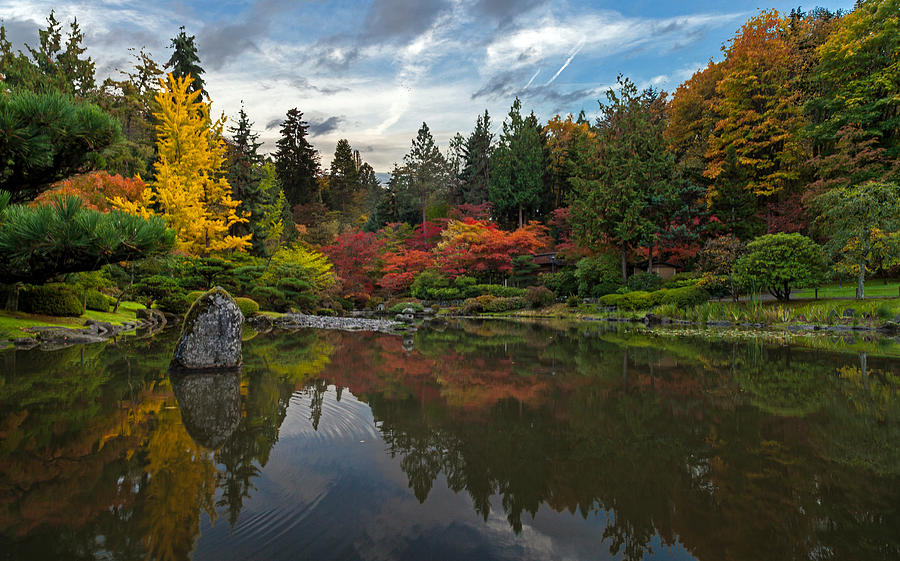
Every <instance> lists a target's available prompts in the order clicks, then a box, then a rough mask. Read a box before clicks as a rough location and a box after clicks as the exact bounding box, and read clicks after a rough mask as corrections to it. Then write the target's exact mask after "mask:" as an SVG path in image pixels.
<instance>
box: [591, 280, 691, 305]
mask: <svg viewBox="0 0 900 561" xmlns="http://www.w3.org/2000/svg"><path fill="white" fill-rule="evenodd" d="M708 300H709V293H708V292H706V291H705V290H703V289H702V288H699V287H697V286H685V287H682V288H668V289H667V288H663V289H662V290H657V291H655V292H644V291H634V292H626V293H625V294H607V295H606V296H602V297H600V299H599V300H598V302H599V304H600V305H601V306H610V307H615V308H619V309H622V310H649V309H650V308H655V307H656V306H659V305H660V304H674V305H675V306H678V307H679V308H692V307H694V306H698V305H700V304H703V303H704V302H706V301H708Z"/></svg>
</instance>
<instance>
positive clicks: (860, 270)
mask: <svg viewBox="0 0 900 561" xmlns="http://www.w3.org/2000/svg"><path fill="white" fill-rule="evenodd" d="M815 204H816V207H817V208H818V209H819V210H820V213H821V214H820V215H819V218H818V220H817V221H816V225H817V226H818V228H819V229H820V231H822V232H823V233H825V234H827V235H828V236H829V241H828V243H827V245H826V248H827V249H828V251H829V253H830V254H831V255H832V257H833V258H834V260H835V262H836V263H837V270H838V271H839V272H842V273H846V272H852V273H855V274H856V276H857V279H858V281H857V282H858V285H857V294H856V297H857V298H859V299H862V298H864V297H865V278H866V273H867V272H870V271H873V270H875V269H878V268H881V267H885V266H888V267H889V266H891V265H894V264H896V263H898V262H900V183H879V182H874V181H869V182H866V183H863V184H862V185H853V186H848V187H843V188H835V189H832V190H830V191H828V192H826V193H825V194H823V195H821V196H820V197H818V198H817V199H816V201H815Z"/></svg>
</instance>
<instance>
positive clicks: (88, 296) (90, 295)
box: [84, 289, 116, 312]
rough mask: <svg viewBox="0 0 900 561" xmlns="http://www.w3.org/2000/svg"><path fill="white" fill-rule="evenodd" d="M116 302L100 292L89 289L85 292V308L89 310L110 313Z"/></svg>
mask: <svg viewBox="0 0 900 561" xmlns="http://www.w3.org/2000/svg"><path fill="white" fill-rule="evenodd" d="M115 302H116V301H115V299H114V298H110V297H109V296H107V295H106V294H103V293H102V292H100V291H99V290H94V289H88V290H85V291H84V307H85V308H87V309H88V310H95V311H98V312H108V311H109V309H110V308H111V307H112V305H113V304H115Z"/></svg>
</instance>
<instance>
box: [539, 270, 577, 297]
mask: <svg viewBox="0 0 900 561" xmlns="http://www.w3.org/2000/svg"><path fill="white" fill-rule="evenodd" d="M539 278H540V281H541V284H543V285H544V286H546V287H547V288H549V289H550V290H552V291H553V293H554V294H557V295H559V296H572V295H575V294H577V293H578V279H577V278H575V271H574V270H573V269H564V270H562V271H559V272H558V273H544V274H542V275H539Z"/></svg>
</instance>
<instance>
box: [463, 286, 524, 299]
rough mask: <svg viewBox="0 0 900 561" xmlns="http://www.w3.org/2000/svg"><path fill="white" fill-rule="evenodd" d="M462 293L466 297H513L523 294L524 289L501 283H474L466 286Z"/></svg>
mask: <svg viewBox="0 0 900 561" xmlns="http://www.w3.org/2000/svg"><path fill="white" fill-rule="evenodd" d="M462 295H463V296H465V297H467V298H477V297H478V296H484V295H490V296H494V297H497V298H513V297H515V296H525V289H524V288H517V287H515V286H503V285H502V284H476V285H472V286H469V287H468V288H466V289H465V291H464V292H463V294H462Z"/></svg>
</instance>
